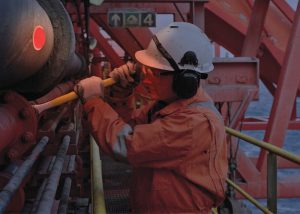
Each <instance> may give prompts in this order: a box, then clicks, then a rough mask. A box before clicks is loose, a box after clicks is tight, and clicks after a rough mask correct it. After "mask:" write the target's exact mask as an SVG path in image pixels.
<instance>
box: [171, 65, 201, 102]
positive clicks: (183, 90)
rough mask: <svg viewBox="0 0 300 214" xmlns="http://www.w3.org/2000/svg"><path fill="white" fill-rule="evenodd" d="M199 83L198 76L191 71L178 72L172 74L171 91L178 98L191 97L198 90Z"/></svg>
mask: <svg viewBox="0 0 300 214" xmlns="http://www.w3.org/2000/svg"><path fill="white" fill-rule="evenodd" d="M199 83H200V75H199V74H198V73H197V72H196V71H193V70H180V72H177V73H175V74H174V78H173V85H172V87H173V91H174V92H175V93H176V94H177V96H178V97H180V98H184V99H187V98H190V97H193V96H194V95H195V94H196V93H197V90H198V87H199Z"/></svg>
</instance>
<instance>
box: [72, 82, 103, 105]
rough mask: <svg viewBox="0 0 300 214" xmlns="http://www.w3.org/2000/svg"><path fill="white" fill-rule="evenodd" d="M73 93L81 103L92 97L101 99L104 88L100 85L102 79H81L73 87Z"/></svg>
mask: <svg viewBox="0 0 300 214" xmlns="http://www.w3.org/2000/svg"><path fill="white" fill-rule="evenodd" d="M74 91H75V93H76V94H77V95H78V96H79V98H80V100H81V101H82V102H86V101H87V100H88V99H89V98H92V97H99V96H100V97H102V98H103V91H104V87H103V85H102V79H101V78H100V77H96V76H92V77H89V78H86V79H83V80H81V81H80V82H79V83H77V84H76V85H75V87H74Z"/></svg>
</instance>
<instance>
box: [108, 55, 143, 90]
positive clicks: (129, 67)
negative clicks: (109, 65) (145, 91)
mask: <svg viewBox="0 0 300 214" xmlns="http://www.w3.org/2000/svg"><path fill="white" fill-rule="evenodd" d="M136 65H137V64H136V63H133V62H131V61H128V62H127V63H126V64H124V65H121V66H120V67H118V68H115V69H114V70H112V71H111V72H110V73H109V76H110V77H112V78H113V79H114V80H115V81H117V82H120V84H121V86H122V87H124V88H125V87H127V86H128V85H130V84H132V83H134V82H135V79H134V78H133V77H132V76H133V74H135V73H136V70H137V66H136Z"/></svg>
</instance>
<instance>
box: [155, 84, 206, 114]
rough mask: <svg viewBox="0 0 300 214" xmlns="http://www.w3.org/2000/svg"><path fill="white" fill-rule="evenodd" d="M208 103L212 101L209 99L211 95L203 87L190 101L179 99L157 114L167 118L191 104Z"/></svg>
mask: <svg viewBox="0 0 300 214" xmlns="http://www.w3.org/2000/svg"><path fill="white" fill-rule="evenodd" d="M206 101H212V99H211V98H210V97H209V95H208V94H207V93H206V92H205V91H204V90H203V88H202V87H199V89H198V91H197V94H196V95H195V96H193V97H191V98H189V99H179V100H176V101H175V102H172V103H170V104H169V105H167V106H166V107H164V108H163V109H161V110H160V111H158V112H157V114H159V115H161V116H165V115H168V114H172V113H174V112H175V111H177V110H179V109H182V108H184V107H186V106H188V105H190V104H191V103H197V102H206Z"/></svg>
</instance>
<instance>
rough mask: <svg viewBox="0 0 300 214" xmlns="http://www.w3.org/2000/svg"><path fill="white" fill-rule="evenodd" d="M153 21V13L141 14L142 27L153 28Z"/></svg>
mask: <svg viewBox="0 0 300 214" xmlns="http://www.w3.org/2000/svg"><path fill="white" fill-rule="evenodd" d="M155 21H156V20H155V14H154V13H142V26H145V27H155V24H156V23H155Z"/></svg>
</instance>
